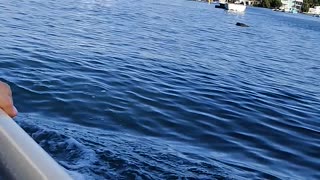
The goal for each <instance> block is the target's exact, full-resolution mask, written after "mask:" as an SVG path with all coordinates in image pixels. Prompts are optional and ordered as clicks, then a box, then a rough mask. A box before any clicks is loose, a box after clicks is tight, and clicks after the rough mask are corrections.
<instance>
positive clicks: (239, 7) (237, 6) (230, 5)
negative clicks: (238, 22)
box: [226, 3, 246, 12]
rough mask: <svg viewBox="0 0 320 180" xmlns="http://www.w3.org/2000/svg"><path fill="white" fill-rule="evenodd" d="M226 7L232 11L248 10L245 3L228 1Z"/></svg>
mask: <svg viewBox="0 0 320 180" xmlns="http://www.w3.org/2000/svg"><path fill="white" fill-rule="evenodd" d="M226 9H227V10H230V11H236V12H244V11H245V10H246V6H245V5H243V4H234V3H227V4H226Z"/></svg>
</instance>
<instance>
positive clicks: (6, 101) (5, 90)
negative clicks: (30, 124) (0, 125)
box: [0, 81, 18, 117]
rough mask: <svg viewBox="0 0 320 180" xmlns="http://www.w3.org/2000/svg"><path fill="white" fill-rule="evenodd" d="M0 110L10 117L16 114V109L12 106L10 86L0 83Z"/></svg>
mask: <svg viewBox="0 0 320 180" xmlns="http://www.w3.org/2000/svg"><path fill="white" fill-rule="evenodd" d="M0 108H1V109H2V110H4V112H6V113H7V114H8V115H9V116H10V117H15V116H16V115H17V114H18V111H17V109H16V108H15V107H14V105H13V100H12V92H11V89H10V86H9V85H8V84H6V83H4V82H1V81H0Z"/></svg>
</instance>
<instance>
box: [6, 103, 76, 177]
mask: <svg viewBox="0 0 320 180" xmlns="http://www.w3.org/2000/svg"><path fill="white" fill-rule="evenodd" d="M0 165H1V166H3V167H2V168H4V171H5V172H7V173H8V174H9V176H10V177H12V178H13V179H23V180H69V179H70V180H71V179H72V178H71V177H70V176H69V175H68V174H67V173H66V171H65V170H64V169H63V168H62V167H61V166H60V165H59V164H58V163H57V162H56V161H55V160H53V158H52V157H51V156H50V155H48V154H47V153H46V152H45V151H44V150H43V149H42V148H41V147H40V146H39V145H38V144H37V143H36V142H35V141H34V140H33V139H32V138H31V137H30V136H29V135H28V134H27V133H26V132H25V131H24V130H23V129H22V128H21V127H20V126H19V125H17V124H16V123H15V122H14V121H13V120H12V119H11V118H10V117H9V116H8V115H6V114H5V113H4V112H3V111H2V110H1V109H0ZM1 166H0V167H1Z"/></svg>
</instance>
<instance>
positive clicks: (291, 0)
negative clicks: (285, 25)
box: [280, 0, 303, 13]
mask: <svg viewBox="0 0 320 180" xmlns="http://www.w3.org/2000/svg"><path fill="white" fill-rule="evenodd" d="M281 3H282V6H281V7H280V9H281V10H283V11H284V12H291V13H297V12H301V7H302V4H303V0H281Z"/></svg>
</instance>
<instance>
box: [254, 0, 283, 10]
mask: <svg viewBox="0 0 320 180" xmlns="http://www.w3.org/2000/svg"><path fill="white" fill-rule="evenodd" d="M257 6H258V7H264V8H273V9H277V8H280V7H281V6H282V2H281V0H262V1H261V4H258V5H257Z"/></svg>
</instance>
